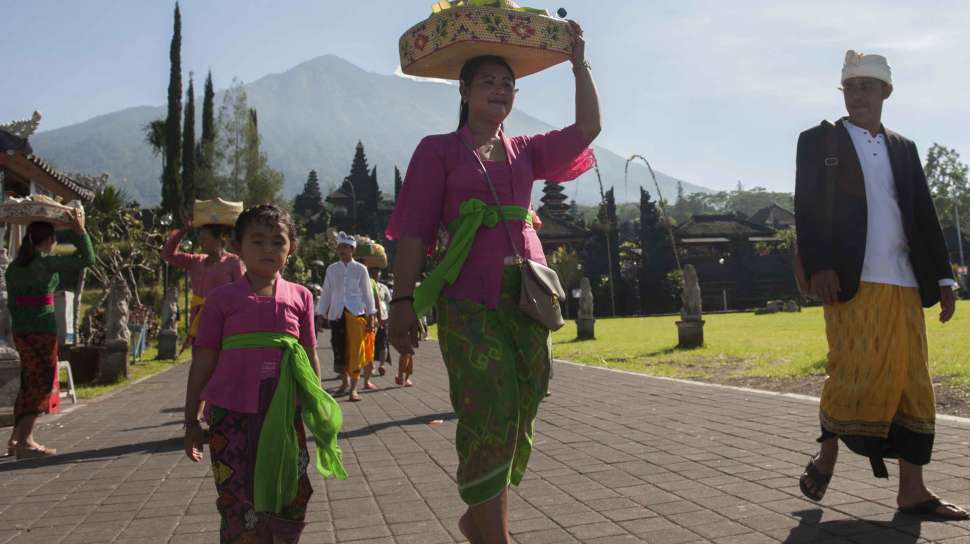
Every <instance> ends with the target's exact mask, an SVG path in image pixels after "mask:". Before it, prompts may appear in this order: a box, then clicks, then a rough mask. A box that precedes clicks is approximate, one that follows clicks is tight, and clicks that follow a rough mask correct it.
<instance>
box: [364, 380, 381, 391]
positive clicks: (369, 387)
mask: <svg viewBox="0 0 970 544" xmlns="http://www.w3.org/2000/svg"><path fill="white" fill-rule="evenodd" d="M364 389H365V390H367V391H377V390H378V389H380V387H379V386H378V385H377V384H376V383H374V382H367V383H365V384H364Z"/></svg>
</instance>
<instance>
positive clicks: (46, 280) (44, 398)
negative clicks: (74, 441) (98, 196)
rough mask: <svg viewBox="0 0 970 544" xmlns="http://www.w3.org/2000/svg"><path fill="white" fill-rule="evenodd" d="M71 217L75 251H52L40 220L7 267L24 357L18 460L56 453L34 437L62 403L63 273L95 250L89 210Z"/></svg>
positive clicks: (89, 260) (10, 445)
mask: <svg viewBox="0 0 970 544" xmlns="http://www.w3.org/2000/svg"><path fill="white" fill-rule="evenodd" d="M71 220H72V221H71V228H72V230H73V231H74V233H75V234H76V239H75V241H74V242H75V245H76V247H77V251H76V252H75V253H73V254H71V255H63V256H61V255H56V256H55V255H50V252H51V250H53V248H54V245H55V244H56V243H57V240H56V239H55V237H54V225H52V224H51V223H46V222H35V223H31V224H30V225H29V226H28V227H27V234H25V235H24V239H23V241H22V242H21V245H20V250H19V251H18V252H17V257H16V258H15V259H14V260H13V262H12V263H11V264H10V266H9V267H7V273H6V280H7V305H8V307H9V308H10V316H11V318H12V323H11V328H12V330H13V341H14V345H15V346H16V348H17V353H18V354H19V355H20V391H19V392H18V393H17V400H16V402H15V404H14V427H13V432H12V433H11V435H10V440H9V441H8V442H7V454H8V455H16V456H17V458H18V459H23V458H28V457H44V456H47V455H53V454H54V453H56V450H54V449H52V448H48V447H46V446H42V445H40V444H38V443H37V441H35V440H34V423H35V422H36V421H37V416H39V415H40V414H42V413H48V414H49V413H55V412H57V411H58V407H59V405H60V393H59V387H58V368H57V363H58V360H59V357H58V353H57V321H56V318H55V313H54V291H55V290H56V289H57V286H58V284H59V283H60V275H61V274H71V275H75V274H77V273H79V272H80V271H81V270H82V269H83V268H85V267H88V266H91V265H93V264H94V248H93V247H92V246H91V238H90V237H89V236H88V234H87V232H85V230H84V215H83V212H81V211H80V210H75V211H74V213H73V215H72V217H71Z"/></svg>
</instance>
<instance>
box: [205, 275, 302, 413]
mask: <svg viewBox="0 0 970 544" xmlns="http://www.w3.org/2000/svg"><path fill="white" fill-rule="evenodd" d="M247 332H281V333H285V334H289V335H291V336H293V337H294V338H298V339H299V340H300V344H302V345H303V348H304V349H306V350H307V352H308V353H309V352H310V351H311V350H314V349H316V346H317V336H316V331H315V329H314V323H313V295H311V294H310V291H309V290H307V288H306V287H303V286H302V285H299V284H296V283H291V282H288V281H286V280H284V279H283V278H281V277H279V276H277V277H276V290H275V293H274V295H273V296H259V295H256V294H255V293H253V289H252V287H251V286H250V285H249V280H248V279H246V277H245V276H243V277H242V278H240V279H238V280H236V281H235V282H233V283H231V284H229V285H224V286H222V287H219V288H217V289H216V290H214V291H213V292H212V293H211V296H210V297H209V298H208V300H206V303H205V307H204V308H203V309H202V322H201V323H200V324H199V334H198V336H197V337H196V339H195V345H196V346H201V347H204V348H209V349H214V350H220V352H219V360H218V362H217V363H216V368H215V370H214V371H213V372H212V377H211V378H209V383H207V384H206V386H205V388H204V389H203V390H202V400H204V401H206V402H207V403H211V404H213V405H215V406H219V407H221V408H226V409H228V410H234V411H237V412H245V413H249V414H255V413H257V412H258V411H259V384H260V382H261V381H262V380H264V379H265V378H274V377H277V376H278V375H279V365H280V359H281V357H282V353H281V352H280V350H279V349H276V348H253V349H234V350H231V351H221V348H222V339H223V338H224V337H228V336H234V335H237V334H242V333H247Z"/></svg>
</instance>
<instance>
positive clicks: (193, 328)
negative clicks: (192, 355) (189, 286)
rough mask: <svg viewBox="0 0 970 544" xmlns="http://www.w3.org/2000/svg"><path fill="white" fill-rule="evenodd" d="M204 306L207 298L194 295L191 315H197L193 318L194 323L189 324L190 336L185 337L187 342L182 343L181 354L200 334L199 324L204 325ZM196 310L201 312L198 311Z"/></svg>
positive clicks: (191, 301)
mask: <svg viewBox="0 0 970 544" xmlns="http://www.w3.org/2000/svg"><path fill="white" fill-rule="evenodd" d="M203 306H205V297H202V296H199V295H197V294H195V293H192V299H191V300H190V301H189V315H192V314H193V313H194V314H195V315H194V316H192V321H191V322H190V323H189V334H188V336H186V337H185V341H184V342H182V347H181V348H180V349H179V353H180V354H181V353H182V352H183V351H185V348H187V347H189V346H191V345H192V340H193V339H195V337H196V335H197V334H199V323H202V307H203ZM196 308H198V309H199V310H198V311H196Z"/></svg>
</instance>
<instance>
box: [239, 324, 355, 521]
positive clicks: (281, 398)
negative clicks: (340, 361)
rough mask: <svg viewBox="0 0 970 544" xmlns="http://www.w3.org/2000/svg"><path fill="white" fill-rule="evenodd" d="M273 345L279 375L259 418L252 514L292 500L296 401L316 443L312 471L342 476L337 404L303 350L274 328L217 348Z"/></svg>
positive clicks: (276, 510) (295, 473)
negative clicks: (278, 357) (277, 354)
mask: <svg viewBox="0 0 970 544" xmlns="http://www.w3.org/2000/svg"><path fill="white" fill-rule="evenodd" d="M245 348H279V349H281V350H283V358H282V359H281V360H280V378H279V383H278V384H277V385H276V392H275V393H273V399H272V400H271V401H270V404H269V410H267V412H266V415H265V416H264V419H263V427H262V430H261V431H260V433H259V445H258V447H257V449H256V469H255V474H254V480H253V505H254V506H255V507H256V511H257V512H273V513H277V514H278V513H280V512H282V510H283V508H284V507H285V506H287V505H288V504H290V503H291V502H292V501H293V499H294V498H296V493H297V486H298V484H299V462H300V461H299V455H300V446H299V441H298V440H297V436H296V429H295V428H294V427H293V419H294V418H295V417H296V404H297V399H299V404H300V407H301V408H302V415H303V423H304V424H305V425H306V428H307V429H308V430H309V431H310V434H311V435H313V440H314V441H315V442H316V444H317V459H316V466H317V472H319V473H320V474H321V475H322V476H323V477H325V478H327V477H335V478H337V479H338V480H345V479H347V471H346V470H344V467H343V463H342V461H341V458H342V456H343V454H342V453H341V451H340V447H338V446H337V433H339V432H340V426H341V425H342V423H343V414H342V413H341V411H340V406H338V405H337V401H335V400H333V397H331V396H330V395H328V394H327V392H326V391H324V390H323V388H322V387H320V378H319V377H318V376H317V375H316V373H315V372H313V367H311V366H310V358H309V357H307V354H306V350H304V349H303V345H301V344H300V342H299V340H297V339H296V338H294V337H292V336H290V335H288V334H283V333H278V332H252V333H246V334H237V335H235V336H230V337H228V338H223V339H222V349H223V350H229V349H245Z"/></svg>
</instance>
